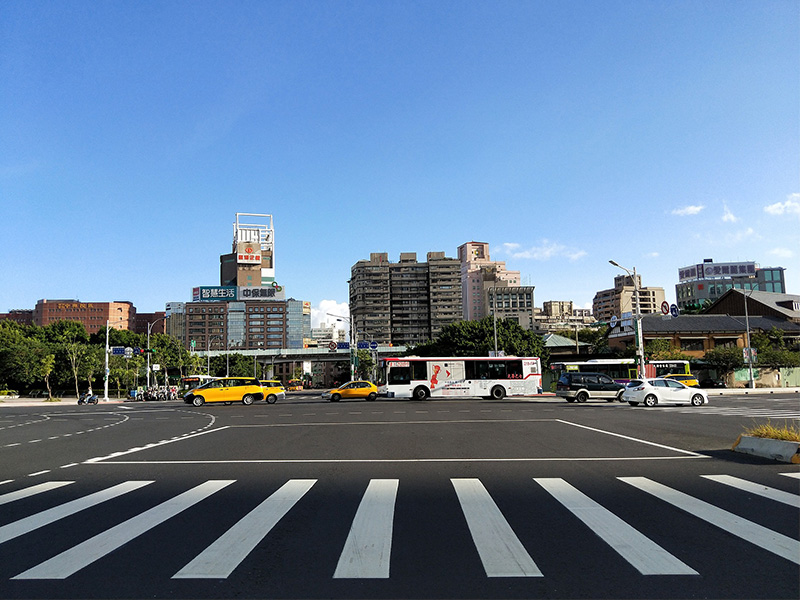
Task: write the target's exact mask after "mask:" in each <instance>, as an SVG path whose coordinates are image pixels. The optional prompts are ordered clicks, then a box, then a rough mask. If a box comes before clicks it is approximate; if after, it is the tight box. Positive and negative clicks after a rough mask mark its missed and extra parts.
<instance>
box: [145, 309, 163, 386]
mask: <svg viewBox="0 0 800 600" xmlns="http://www.w3.org/2000/svg"><path fill="white" fill-rule="evenodd" d="M166 318H167V317H161V318H158V319H156V320H155V321H153V322H152V323H148V324H147V389H150V332H151V331H152V330H153V325H155V324H156V323H158V322H159V321H163V320H164V319H166ZM166 378H167V377H166V375H165V376H164V380H165V381H164V385H166V383H167V382H166ZM156 383H157V382H156Z"/></svg>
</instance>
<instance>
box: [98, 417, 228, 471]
mask: <svg viewBox="0 0 800 600" xmlns="http://www.w3.org/2000/svg"><path fill="white" fill-rule="evenodd" d="M228 427H229V426H228V425H225V426H223V427H218V428H217V429H209V430H207V431H200V432H199V433H192V434H189V435H185V436H183V437H180V438H177V439H173V440H164V441H161V442H158V443H157V444H147V445H146V446H140V447H137V448H131V449H130V450H123V451H122V452H113V453H111V454H109V455H107V456H96V457H95V458H90V459H87V460H85V461H84V463H85V464H94V463H98V462H101V461H104V460H108V459H109V458H116V457H118V456H124V455H126V454H132V453H134V452H141V451H142V450H149V449H150V448H155V447H156V446H163V445H164V444H172V443H174V442H181V441H183V440H188V439H191V438H193V437H197V436H200V435H206V434H207V433H216V432H217V431H222V430H224V429H228Z"/></svg>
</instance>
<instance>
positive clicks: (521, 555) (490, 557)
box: [450, 479, 542, 577]
mask: <svg viewBox="0 0 800 600" xmlns="http://www.w3.org/2000/svg"><path fill="white" fill-rule="evenodd" d="M450 481H451V482H452V484H453V487H454V488H455V490H456V495H457V496H458V501H459V502H460V503H461V510H462V511H463V513H464V517H465V518H466V519H467V526H468V527H469V532H470V534H471V535H472V540H473V541H474V542H475V547H476V548H477V550H478V554H479V555H480V558H481V562H482V563H483V568H484V570H485V571H486V576H487V577H541V576H542V572H541V571H540V570H539V567H537V566H536V563H534V562H533V559H532V558H531V557H530V555H529V554H528V551H527V550H525V548H524V547H523V545H522V542H520V541H519V538H517V536H516V534H515V533H514V532H513V531H512V529H511V526H510V525H509V524H508V521H506V519H505V517H504V516H503V513H501V512H500V509H499V508H498V507H497V504H495V503H494V500H492V497H491V496H490V495H489V492H487V491H486V488H485V487H483V484H482V483H481V482H480V481H479V480H478V479H451V480H450Z"/></svg>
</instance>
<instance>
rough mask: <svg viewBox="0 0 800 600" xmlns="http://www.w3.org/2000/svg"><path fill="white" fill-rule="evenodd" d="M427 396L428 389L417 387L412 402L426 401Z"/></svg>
mask: <svg viewBox="0 0 800 600" xmlns="http://www.w3.org/2000/svg"><path fill="white" fill-rule="evenodd" d="M428 395H429V392H428V388H426V387H425V386H422V385H421V386H419V387H418V388H416V389H415V390H414V400H427V398H428Z"/></svg>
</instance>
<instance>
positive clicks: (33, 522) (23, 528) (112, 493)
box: [0, 481, 153, 544]
mask: <svg viewBox="0 0 800 600" xmlns="http://www.w3.org/2000/svg"><path fill="white" fill-rule="evenodd" d="M151 483H153V482H152V481H126V482H124V483H120V484H119V485H115V486H113V487H110V488H108V489H105V490H101V491H99V492H95V493H94V494H89V495H88V496H84V497H83V498H78V499H76V500H72V501H70V502H66V503H64V504H61V505H60V506H55V507H53V508H50V509H48V510H44V511H42V512H40V513H37V514H35V515H31V516H30V517H25V518H24V519H20V520H19V521H14V522H13V523H9V524H8V525H4V526H2V527H0V544H2V543H4V542H7V541H8V540H13V539H14V538H16V537H19V536H21V535H24V534H26V533H28V532H30V531H33V530H35V529H39V528H40V527H44V526H45V525H49V524H50V523H53V522H55V521H58V520H59V519H63V518H64V517H68V516H70V515H74V514H75V513H77V512H80V511H82V510H86V509H87V508H90V507H92V506H95V505H97V504H100V503H101V502H105V501H106V500H111V499H112V498H116V497H117V496H121V495H122V494H127V493H128V492H132V491H133V490H138V489H139V488H141V487H144V486H146V485H149V484H151Z"/></svg>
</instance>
